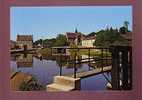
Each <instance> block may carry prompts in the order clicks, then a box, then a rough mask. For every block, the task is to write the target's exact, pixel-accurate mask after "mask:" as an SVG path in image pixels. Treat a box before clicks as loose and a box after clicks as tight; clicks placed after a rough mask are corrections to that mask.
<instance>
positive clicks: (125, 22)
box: [124, 21, 130, 31]
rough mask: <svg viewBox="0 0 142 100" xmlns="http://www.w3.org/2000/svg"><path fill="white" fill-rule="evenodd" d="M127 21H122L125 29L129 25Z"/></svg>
mask: <svg viewBox="0 0 142 100" xmlns="http://www.w3.org/2000/svg"><path fill="white" fill-rule="evenodd" d="M129 24H130V23H129V22H128V21H124V27H125V28H126V31H128V26H129Z"/></svg>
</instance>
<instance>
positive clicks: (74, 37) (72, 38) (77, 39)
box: [66, 31, 84, 45]
mask: <svg viewBox="0 0 142 100" xmlns="http://www.w3.org/2000/svg"><path fill="white" fill-rule="evenodd" d="M83 36H84V35H83V34H82V33H80V32H77V31H76V32H74V33H73V32H66V38H67V41H68V43H69V45H70V44H71V43H75V44H76V45H81V40H82V37H83Z"/></svg>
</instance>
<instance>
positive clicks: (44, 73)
mask: <svg viewBox="0 0 142 100" xmlns="http://www.w3.org/2000/svg"><path fill="white" fill-rule="evenodd" d="M58 58H59V57H57V56H54V57H44V58H43V57H42V55H40V56H38V55H35V54H18V53H17V54H12V55H11V70H12V71H20V72H23V73H26V74H30V75H32V76H33V77H34V78H35V79H36V80H37V81H38V83H39V84H41V85H43V86H46V85H48V84H50V83H52V82H53V77H54V76H56V75H59V73H60V65H61V64H62V66H63V67H62V74H63V75H64V74H71V73H73V72H74V68H73V67H71V66H68V63H61V61H60V60H59V59H58ZM64 59H67V57H64ZM92 69H94V68H93V67H89V66H88V64H87V63H84V64H80V65H78V66H77V72H81V71H88V70H92ZM106 77H107V78H108V79H109V80H110V79H111V75H110V73H103V74H99V75H94V76H91V77H88V78H84V79H82V80H81V90H106V84H107V83H108V81H107V80H106Z"/></svg>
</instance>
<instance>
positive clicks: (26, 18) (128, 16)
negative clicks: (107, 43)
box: [10, 6, 132, 41]
mask: <svg viewBox="0 0 142 100" xmlns="http://www.w3.org/2000/svg"><path fill="white" fill-rule="evenodd" d="M10 20H11V24H10V27H11V28H10V29H11V30H10V33H11V39H12V40H16V36H17V34H26V35H27V34H31V35H33V37H34V41H35V40H37V39H40V38H44V39H46V38H53V37H56V36H57V34H59V33H65V32H74V30H75V28H77V29H78V31H79V32H83V33H84V34H88V33H90V32H97V31H99V30H101V29H105V28H106V27H111V26H112V27H113V28H120V27H121V26H123V22H124V21H129V22H130V25H129V29H130V30H132V7H131V6H76V7H74V6H72V7H11V13H10Z"/></svg>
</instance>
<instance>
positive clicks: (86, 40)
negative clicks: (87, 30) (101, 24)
mask: <svg viewBox="0 0 142 100" xmlns="http://www.w3.org/2000/svg"><path fill="white" fill-rule="evenodd" d="M95 40H96V36H85V37H83V38H82V41H81V44H82V47H94V45H93V44H94V42H95Z"/></svg>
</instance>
